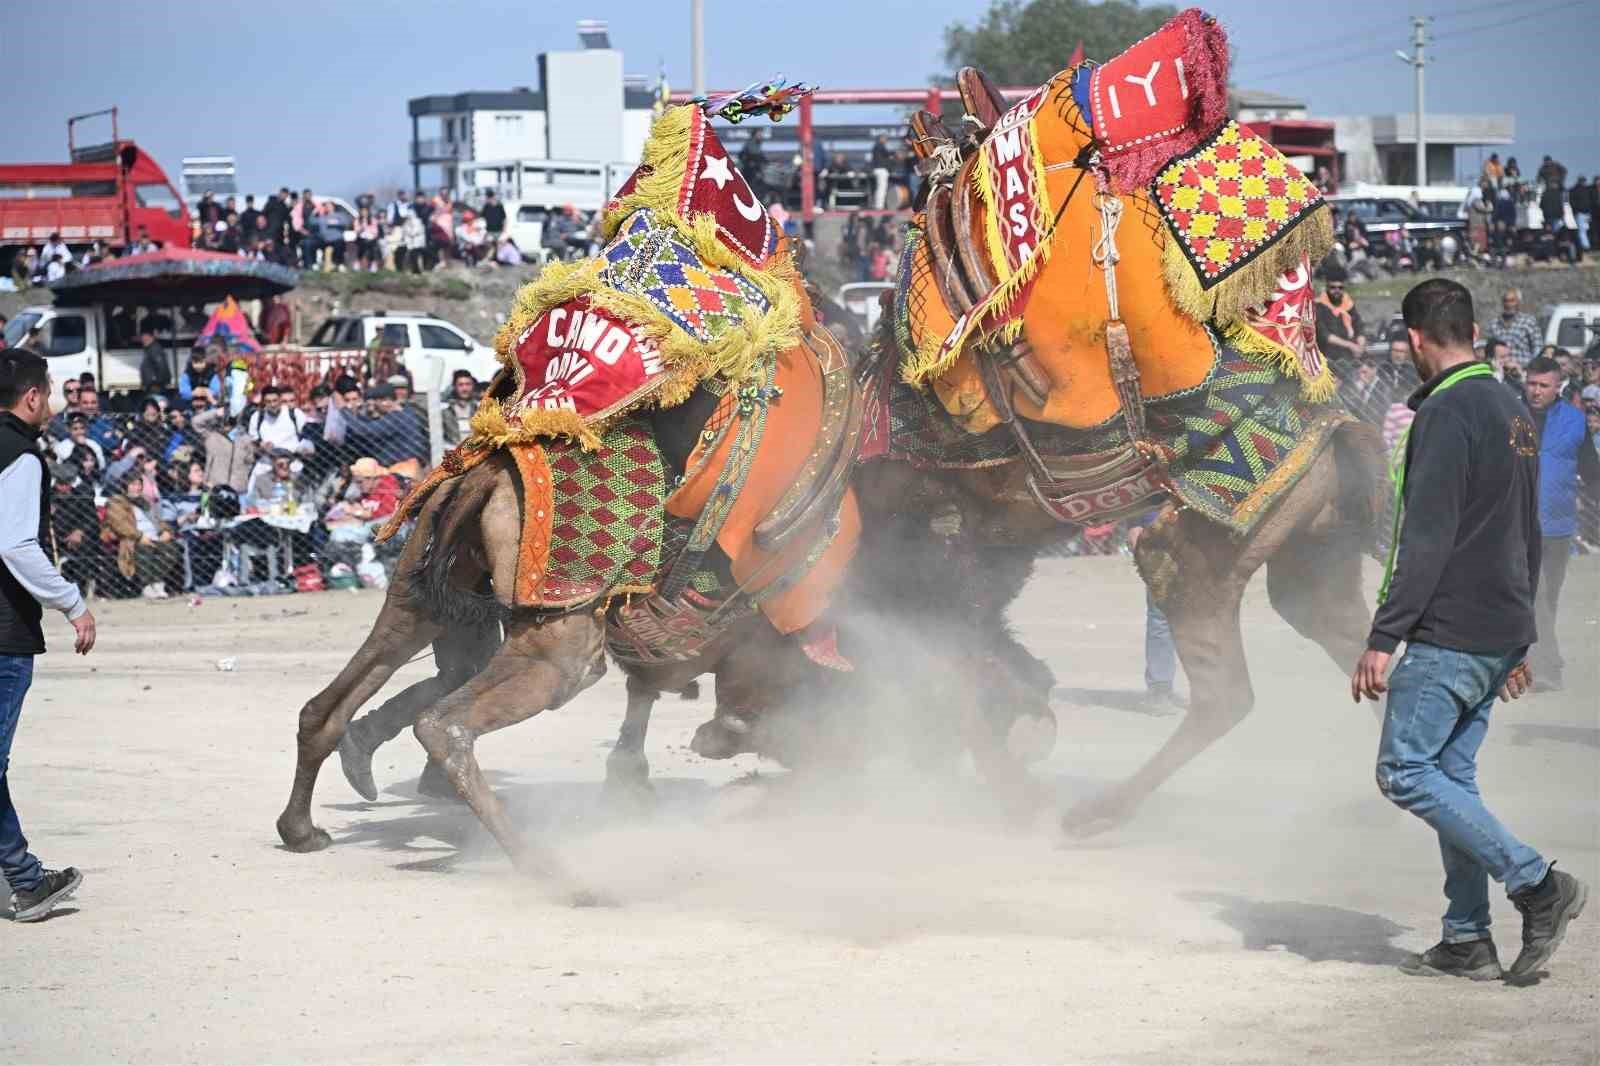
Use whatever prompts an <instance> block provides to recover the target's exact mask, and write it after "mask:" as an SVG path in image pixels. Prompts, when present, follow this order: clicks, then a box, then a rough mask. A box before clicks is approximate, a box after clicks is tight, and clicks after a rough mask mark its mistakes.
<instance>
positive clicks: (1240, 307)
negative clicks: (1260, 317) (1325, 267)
mask: <svg viewBox="0 0 1600 1066" xmlns="http://www.w3.org/2000/svg"><path fill="white" fill-rule="evenodd" d="M1332 247H1333V214H1332V209H1331V208H1329V206H1328V205H1327V204H1326V203H1324V204H1322V205H1320V206H1319V207H1317V208H1316V209H1315V210H1313V211H1312V212H1311V213H1310V214H1309V215H1307V216H1305V217H1304V218H1302V219H1300V221H1299V222H1297V223H1296V224H1295V225H1294V226H1293V227H1291V228H1290V230H1289V232H1288V233H1285V234H1284V235H1283V236H1281V237H1279V238H1278V240H1277V241H1276V242H1275V243H1274V244H1273V245H1272V246H1271V247H1269V248H1268V249H1267V250H1266V251H1265V252H1263V253H1261V255H1259V256H1257V257H1256V258H1255V259H1254V260H1253V261H1252V262H1250V263H1249V264H1247V265H1245V266H1243V267H1240V268H1239V269H1238V270H1236V271H1235V272H1234V273H1233V274H1232V275H1230V276H1229V277H1228V278H1227V279H1226V280H1225V281H1222V282H1220V283H1218V284H1217V285H1215V286H1214V287H1212V288H1211V289H1210V290H1209V291H1207V290H1205V289H1202V288H1201V287H1200V276H1199V275H1198V274H1197V273H1196V272H1195V268H1194V266H1193V265H1192V264H1191V263H1190V262H1189V260H1188V259H1187V258H1185V257H1184V254H1183V249H1182V247H1180V246H1179V243H1178V242H1177V241H1176V240H1168V241H1167V242H1166V247H1165V248H1164V249H1163V250H1162V253H1161V269H1162V274H1163V276H1164V277H1165V279H1166V283H1167V295H1169V296H1170V297H1172V302H1173V303H1175V304H1177V305H1178V308H1179V310H1181V311H1183V313H1184V314H1186V315H1188V316H1189V317H1190V318H1192V319H1194V320H1195V321H1196V322H1208V321H1209V322H1214V323H1215V324H1217V325H1218V326H1222V327H1224V328H1226V327H1228V326H1231V325H1232V324H1233V323H1234V322H1235V321H1237V320H1238V319H1239V317H1240V316H1241V315H1243V314H1244V312H1245V310H1246V309H1247V308H1251V307H1254V306H1256V305H1257V304H1260V303H1264V302H1265V301H1266V300H1267V298H1268V297H1270V296H1271V295H1272V290H1273V288H1274V286H1275V284H1276V282H1277V280H1278V277H1279V276H1280V275H1282V274H1283V273H1284V272H1286V271H1289V270H1292V269H1294V268H1295V267H1296V266H1298V265H1299V263H1300V257H1301V256H1306V257H1307V258H1309V259H1310V260H1311V262H1312V264H1313V265H1315V264H1317V263H1320V262H1322V258H1323V257H1324V256H1326V255H1327V254H1328V249H1330V248H1332Z"/></svg>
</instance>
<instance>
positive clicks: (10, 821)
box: [0, 348, 95, 922]
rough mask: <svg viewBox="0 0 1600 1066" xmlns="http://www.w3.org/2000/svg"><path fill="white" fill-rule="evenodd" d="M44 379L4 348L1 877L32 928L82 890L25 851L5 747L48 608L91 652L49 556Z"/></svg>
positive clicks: (81, 648) (88, 632)
mask: <svg viewBox="0 0 1600 1066" xmlns="http://www.w3.org/2000/svg"><path fill="white" fill-rule="evenodd" d="M50 391H51V390H50V372H49V367H48V365H47V364H46V363H45V360H44V357H43V356H40V355H37V354H35V353H33V352H30V351H28V350H27V349H25V348H7V349H4V350H0V872H3V873H4V874H5V878H6V881H7V883H8V884H10V886H11V917H12V920H13V921H18V922H36V921H38V920H39V919H41V918H43V917H45V916H46V915H48V914H49V913H50V912H51V910H53V909H54V908H55V907H56V905H57V904H59V903H60V902H61V901H62V900H64V899H66V898H67V897H68V896H71V895H72V893H74V892H76V891H77V890H78V886H79V885H80V884H82V883H83V875H82V874H80V873H78V871H77V870H75V869H73V868H72V867H70V866H69V867H67V868H66V869H65V870H46V869H44V868H43V867H42V866H41V865H40V864H39V860H38V859H36V858H34V857H33V856H32V855H31V854H29V852H28V840H27V838H26V837H24V836H23V835H22V823H21V822H20V821H18V819H17V809H16V808H15V807H14V806H12V803H11V782H10V780H9V773H8V770H9V767H10V762H11V741H12V740H13V739H14V738H15V737H16V735H17V720H18V719H19V718H20V717H21V716H22V698H23V697H24V696H26V695H27V693H28V686H29V685H30V684H31V683H32V682H33V660H34V657H35V656H37V655H41V654H43V652H44V627H43V625H42V620H43V617H44V608H45V607H53V608H55V609H56V610H58V611H61V612H62V613H63V614H65V615H66V616H67V618H68V620H69V621H71V623H72V628H73V629H74V630H76V631H77V641H76V645H75V647H76V650H77V652H78V653H79V654H80V655H87V654H89V649H90V648H93V647H94V636H95V633H94V616H93V615H91V614H90V613H89V608H88V607H87V606H86V605H85V604H84V602H83V597H82V596H81V595H79V594H78V589H77V586H75V585H73V584H71V583H70V582H68V581H67V580H66V579H65V578H63V577H62V576H61V573H60V571H58V570H57V569H56V568H55V565H54V564H53V563H52V562H51V561H50V557H49V556H48V555H46V554H45V550H44V545H47V544H49V543H50V479H49V478H48V477H46V476H45V470H44V457H43V456H42V455H41V454H40V452H39V434H40V433H41V432H43V430H44V427H45V424H46V423H48V422H49V421H50Z"/></svg>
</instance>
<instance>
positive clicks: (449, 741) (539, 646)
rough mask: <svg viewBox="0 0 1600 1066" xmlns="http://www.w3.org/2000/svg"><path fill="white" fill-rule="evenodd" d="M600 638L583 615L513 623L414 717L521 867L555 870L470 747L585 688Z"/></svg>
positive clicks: (431, 750)
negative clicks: (474, 671) (458, 682)
mask: <svg viewBox="0 0 1600 1066" xmlns="http://www.w3.org/2000/svg"><path fill="white" fill-rule="evenodd" d="M602 633H603V628H602V625H601V623H600V621H599V620H598V619H596V618H595V617H594V616H593V615H591V614H588V613H579V614H571V615H565V616H563V617H561V618H556V619H552V620H549V621H544V622H538V621H535V620H532V619H516V620H513V621H512V622H511V623H510V624H509V626H508V631H507V635H506V641H505V643H504V644H503V645H501V647H500V650H499V651H498V652H496V653H495V656H494V658H493V659H491V660H490V661H489V665H488V666H486V667H485V668H484V669H483V671H482V672H481V673H479V674H478V675H477V676H475V677H473V678H472V679H471V680H470V681H468V682H467V683H466V684H465V685H462V686H461V687H460V688H458V689H456V690H455V691H454V692H452V693H450V694H449V695H447V696H445V697H444V698H443V699H442V700H440V701H439V702H438V703H436V704H435V705H434V706H432V707H430V708H428V709H427V710H425V711H423V712H422V714H421V716H420V717H418V719H417V724H416V735H417V739H418V740H419V741H421V742H422V746H423V747H424V748H426V749H427V750H428V756H429V757H430V758H431V759H433V760H435V761H436V762H439V763H440V764H441V765H443V766H444V769H445V773H446V774H448V775H449V778H450V781H451V783H452V784H453V785H455V787H456V790H457V791H458V792H459V793H460V794H461V796H462V798H463V799H465V800H466V801H467V803H468V805H469V806H471V807H472V810H473V813H475V814H476V815H477V816H478V818H479V820H481V821H482V822H483V824H484V826H485V827H486V828H487V829H488V830H489V832H491V833H492V834H494V837H495V839H496V840H498V841H499V842H500V845H501V847H503V848H505V850H506V852H507V854H509V855H510V856H511V858H512V860H513V861H514V862H515V863H516V864H517V866H518V868H520V869H523V870H527V871H531V872H538V873H543V874H552V873H555V872H556V870H555V866H554V862H553V860H552V859H551V858H549V857H548V856H546V855H542V854H540V853H539V852H537V851H536V850H535V849H534V848H533V847H532V846H531V845H530V844H529V843H528V842H527V841H526V840H524V839H523V838H522V836H521V834H519V833H518V832H517V831H516V829H515V828H514V827H513V826H512V824H511V820H510V818H509V817H507V815H506V811H505V807H504V806H503V805H502V804H501V802H500V800H499V799H498V798H497V797H496V796H495V794H494V792H493V791H491V790H490V788H489V785H488V782H486V781H485V780H484V778H483V772H482V770H481V769H480V768H479V767H478V760H477V756H476V755H475V754H474V752H473V745H474V744H475V743H476V741H477V739H478V738H479V737H481V736H483V735H484V734H485V733H492V732H494V731H495V730H496V729H504V728H505V727H506V726H508V725H514V724H516V723H517V722H520V721H522V720H523V719H525V718H531V717H532V716H534V715H536V714H538V713H539V712H540V711H543V710H547V709H549V708H552V707H559V706H560V705H561V704H563V703H565V702H566V701H567V700H569V699H571V698H572V696H573V695H574V694H576V693H577V692H578V691H579V690H580V689H581V688H583V687H584V685H585V684H587V683H590V682H591V681H592V679H593V677H594V676H595V672H594V665H595V660H596V659H597V658H600V657H601V655H602V645H601V635H602Z"/></svg>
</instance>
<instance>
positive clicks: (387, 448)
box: [45, 346, 483, 599]
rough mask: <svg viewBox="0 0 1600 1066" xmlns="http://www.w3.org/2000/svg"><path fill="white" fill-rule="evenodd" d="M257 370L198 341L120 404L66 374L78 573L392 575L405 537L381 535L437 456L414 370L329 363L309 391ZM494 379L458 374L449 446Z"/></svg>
mask: <svg viewBox="0 0 1600 1066" xmlns="http://www.w3.org/2000/svg"><path fill="white" fill-rule="evenodd" d="M251 372H252V370H251V367H250V365H249V364H248V363H246V361H244V360H228V357H227V355H226V353H225V352H224V351H223V349H222V348H221V347H220V346H213V347H210V348H207V349H204V350H199V349H197V350H196V351H194V352H193V353H191V357H190V360H189V362H188V364H187V366H186V367H185V368H184V370H183V372H182V374H181V375H180V378H179V381H177V382H170V383H166V382H159V381H157V382H151V383H150V387H149V388H148V389H147V391H146V392H145V394H144V395H143V398H142V400H140V402H139V407H138V411H137V414H134V415H131V416H120V417H116V416H112V415H110V414H108V413H106V411H105V410H104V409H103V407H102V402H101V397H100V394H99V391H98V390H97V388H96V383H95V381H94V379H93V376H92V375H89V374H84V375H82V376H81V377H80V378H78V379H76V380H71V381H67V382H65V383H63V386H62V393H63V396H64V398H65V408H64V409H63V410H62V411H61V412H60V413H58V414H57V415H56V416H55V417H54V418H53V419H52V420H51V422H50V424H49V426H48V428H47V431H46V438H45V443H46V447H47V449H48V455H47V460H48V464H49V470H50V479H51V490H52V492H53V494H54V499H55V505H54V509H53V521H52V525H53V529H52V533H53V537H54V545H53V547H54V549H55V554H56V557H57V559H58V561H59V564H60V565H61V567H62V568H63V572H65V573H66V574H67V576H68V577H69V579H71V580H73V581H75V582H78V583H79V584H80V585H82V586H84V587H85V588H89V587H93V588H94V589H95V590H96V592H97V593H98V594H99V595H102V596H112V597H128V596H143V597H146V598H150V599H162V598H165V597H167V596H169V595H171V594H173V593H176V592H180V591H181V592H185V593H190V594H201V595H215V594H234V595H237V594H267V593H275V592H286V591H295V590H298V591H311V590H316V589H322V588H326V587H330V586H334V587H340V586H348V587H355V586H356V585H357V584H372V585H380V586H381V585H384V584H386V583H387V577H388V574H389V573H390V568H392V565H393V561H394V557H395V556H396V555H397V554H398V550H399V543H398V541H399V538H397V541H396V542H395V543H394V544H392V545H391V544H386V545H377V544H376V543H375V542H374V534H375V533H376V531H377V530H378V529H379V528H380V527H381V526H382V525H383V523H384V522H385V521H387V519H388V518H389V517H390V516H391V515H393V514H394V512H395V509H396V507H397V505H398V503H399V501H400V499H401V498H402V497H403V496H404V494H405V492H406V491H407V489H408V488H409V487H410V486H411V485H412V484H413V483H414V482H415V481H416V480H417V479H418V478H420V477H422V476H423V475H424V474H425V473H426V472H427V470H428V468H429V466H430V463H431V459H432V451H433V449H432V447H431V438H430V435H429V426H428V412H427V405H426V403H425V400H424V398H422V397H419V396H417V395H415V394H414V393H413V391H412V384H411V379H410V378H409V377H408V376H407V375H406V374H405V373H403V372H402V373H396V374H392V375H389V376H385V377H376V376H374V375H372V374H371V373H361V372H354V371H350V372H333V373H330V374H328V375H327V376H326V378H325V380H323V381H321V382H320V383H318V384H315V385H314V386H312V387H310V388H309V390H308V391H307V392H306V394H305V395H304V396H301V395H298V394H297V393H296V392H295V390H294V389H292V388H289V387H287V386H281V385H278V384H275V383H273V382H266V383H257V382H254V381H252V380H250V373H251ZM482 387H483V386H482V385H481V384H480V383H479V382H477V381H476V380H474V379H473V377H472V375H471V374H470V373H468V372H467V371H464V370H463V371H458V372H457V373H456V374H455V377H454V380H452V382H451V383H450V388H449V390H448V392H447V393H446V395H445V396H443V397H441V404H440V407H441V412H440V413H441V416H442V421H441V438H442V443H444V444H455V443H459V442H460V441H461V440H462V439H464V437H465V436H466V435H467V434H468V433H469V432H470V428H469V425H468V422H469V420H470V418H471V415H472V411H473V410H475V409H476V405H477V400H478V399H479V397H480V396H481V392H482Z"/></svg>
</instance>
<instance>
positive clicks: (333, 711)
mask: <svg viewBox="0 0 1600 1066" xmlns="http://www.w3.org/2000/svg"><path fill="white" fill-rule="evenodd" d="M394 589H395V586H391V591H390V595H389V598H388V599H387V600H386V601H385V602H384V605H383V610H382V611H381V612H379V614H378V620H377V621H376V622H375V623H374V624H373V627H372V632H371V633H369V634H368V635H367V639H366V640H365V641H363V642H362V645H361V647H360V648H359V649H357V650H356V653H355V655H353V656H352V657H351V659H350V662H349V663H347V664H346V665H345V668H344V669H343V670H341V671H340V672H339V676H338V677H336V678H334V680H333V683H332V684H331V685H329V686H328V687H327V688H325V689H323V690H322V691H321V692H319V693H317V695H315V696H313V697H312V698H311V699H310V700H309V701H307V703H306V705H305V706H304V707H303V708H301V710H300V726H299V732H298V734H297V737H296V755H295V769H294V786H293V787H292V788H291V789H290V791H289V802H288V803H287V804H286V805H285V806H284V809H283V813H282V814H280V815H279V816H278V836H279V837H280V838H281V839H282V840H283V842H284V844H285V845H286V846H287V847H288V848H289V850H290V851H317V850H320V849H322V848H325V847H327V846H328V844H329V843H331V842H332V841H331V838H330V837H329V836H328V834H327V833H325V832H323V831H322V830H321V829H318V828H317V827H316V826H315V825H314V824H312V821H311V794H312V792H313V791H314V790H315V788H316V784H317V772H318V771H319V770H320V769H321V768H322V762H323V760H324V759H326V758H327V757H328V756H329V755H331V754H332V753H333V750H334V748H336V747H337V746H338V744H339V738H340V737H342V736H343V735H344V729H345V725H346V724H347V723H348V722H349V721H350V718H351V716H352V715H354V714H355V713H356V711H358V710H360V709H361V705H362V704H363V703H365V702H366V701H367V700H369V699H371V698H372V696H373V695H374V694H375V693H376V692H377V691H378V690H379V689H381V688H383V686H384V685H385V684H386V683H387V682H388V680H389V678H390V677H392V676H393V675H394V672H395V671H396V670H398V669H399V668H400V667H402V666H404V665H405V664H406V661H407V660H408V659H410V658H411V656H413V655H415V654H416V653H417V652H419V651H421V650H422V649H423V648H425V647H427V646H428V644H429V642H430V641H432V640H433V639H434V638H435V637H436V636H438V635H439V633H440V632H441V629H440V627H439V625H438V624H437V623H435V622H432V621H431V620H429V619H427V618H426V617H424V616H423V615H422V614H421V613H420V612H419V611H417V610H415V609H413V608H411V607H409V606H404V605H403V604H405V600H404V598H403V597H401V596H397V595H396V594H395V592H394Z"/></svg>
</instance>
